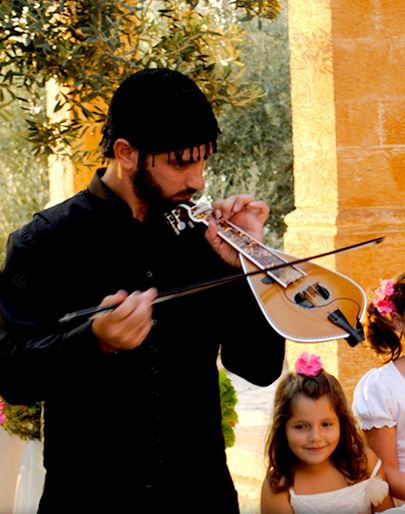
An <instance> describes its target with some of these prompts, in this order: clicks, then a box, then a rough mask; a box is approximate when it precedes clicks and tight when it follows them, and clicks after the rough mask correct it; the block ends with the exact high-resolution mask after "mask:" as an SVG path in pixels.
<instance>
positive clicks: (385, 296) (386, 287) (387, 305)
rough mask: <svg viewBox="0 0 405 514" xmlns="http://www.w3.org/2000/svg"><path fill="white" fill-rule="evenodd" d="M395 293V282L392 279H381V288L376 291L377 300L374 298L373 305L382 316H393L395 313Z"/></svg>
mask: <svg viewBox="0 0 405 514" xmlns="http://www.w3.org/2000/svg"><path fill="white" fill-rule="evenodd" d="M393 292H394V282H393V281H392V280H391V279H387V280H382V279H380V287H377V289H376V290H375V294H376V295H377V298H374V300H373V305H374V307H375V308H376V309H377V310H378V312H379V313H380V314H381V316H387V314H389V315H391V314H393V313H394V312H395V305H394V302H393V301H392V300H391V295H392V294H393Z"/></svg>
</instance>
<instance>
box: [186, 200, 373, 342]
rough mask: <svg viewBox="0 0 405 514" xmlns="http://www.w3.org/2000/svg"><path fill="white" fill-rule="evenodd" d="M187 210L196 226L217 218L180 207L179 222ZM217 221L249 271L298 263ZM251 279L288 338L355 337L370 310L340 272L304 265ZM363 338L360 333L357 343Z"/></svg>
mask: <svg viewBox="0 0 405 514" xmlns="http://www.w3.org/2000/svg"><path fill="white" fill-rule="evenodd" d="M184 211H185V212H186V213H187V215H188V216H189V219H191V220H193V221H195V222H203V223H205V224H206V225H208V223H209V221H210V219H213V218H212V209H211V208H209V207H207V206H204V205H187V204H180V205H179V206H178V210H177V211H176V217H178V219H181V218H182V216H183V213H184ZM215 221H216V223H217V226H218V234H219V235H220V236H221V237H222V238H223V239H224V240H225V241H227V242H228V243H229V244H230V245H231V246H233V247H234V248H235V249H236V250H237V251H238V252H239V253H240V259H241V263H242V267H243V269H244V271H245V272H250V271H256V270H259V269H268V268H269V267H273V266H276V267H277V266H278V265H280V264H285V263H286V262H291V261H294V260H297V259H296V258H295V257H293V256H291V255H288V254H286V253H283V252H281V251H279V250H275V249H273V248H268V247H266V246H265V245H263V244H262V243H261V242H260V241H257V240H255V239H254V238H252V236H250V235H249V234H247V233H246V232H244V231H243V230H242V229H240V227H237V226H236V225H233V224H232V223H231V222H229V221H227V220H224V219H220V220H215ZM247 280H248V282H249V285H250V287H251V289H252V291H253V294H254V295H255V297H256V300H257V302H258V304H259V306H260V308H261V310H262V312H263V314H264V315H265V317H266V319H267V320H268V322H269V323H270V324H271V326H272V327H273V328H274V329H275V330H276V331H277V332H278V333H279V334H281V335H282V336H284V337H285V338H286V339H290V340H292V341H296V342H301V343H310V342H324V341H330V340H334V339H343V338H348V337H351V334H350V333H349V332H350V331H351V328H352V327H357V328H355V331H356V330H357V331H360V332H361V331H362V327H361V325H360V321H361V320H362V318H363V316H364V313H365V309H366V302H367V298H366V295H365V292H364V291H363V289H362V288H361V287H360V286H359V285H358V284H357V283H356V282H354V281H353V280H351V279H350V278H349V277H347V276H345V275H343V274H341V273H338V272H336V271H331V270H329V269H327V268H324V267H322V266H319V265H317V264H314V263H312V262H311V261H306V262H303V263H300V265H299V266H297V265H291V266H287V267H283V268H282V269H279V270H276V271H273V272H271V271H269V272H263V274H260V273H259V274H254V275H251V276H248V277H247ZM336 313H338V314H339V315H342V316H343V318H344V321H347V322H348V323H349V325H350V326H349V327H348V328H349V331H347V330H345V329H344V328H342V327H341V326H339V325H338V324H336V323H334V322H332V321H331V319H330V316H331V314H336ZM359 325H360V326H359ZM361 338H362V336H361V335H360V336H359V338H357V341H356V342H355V343H354V344H357V342H359V341H360V340H361ZM354 344H352V346H354Z"/></svg>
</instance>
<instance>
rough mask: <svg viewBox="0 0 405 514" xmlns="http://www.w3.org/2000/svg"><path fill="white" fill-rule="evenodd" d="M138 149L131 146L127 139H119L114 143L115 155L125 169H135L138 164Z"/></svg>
mask: <svg viewBox="0 0 405 514" xmlns="http://www.w3.org/2000/svg"><path fill="white" fill-rule="evenodd" d="M138 153H139V152H138V150H136V149H135V148H134V147H133V146H131V145H130V144H129V143H128V141H127V140H126V139H122V138H120V139H117V140H116V141H115V143H114V156H115V159H116V160H117V161H118V163H119V166H120V167H121V168H123V169H125V170H128V171H133V170H135V169H136V167H137V164H138Z"/></svg>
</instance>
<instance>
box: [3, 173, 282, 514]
mask: <svg viewBox="0 0 405 514" xmlns="http://www.w3.org/2000/svg"><path fill="white" fill-rule="evenodd" d="M101 173H102V171H101V170H100V171H99V172H98V174H96V176H95V177H94V178H93V181H92V183H91V184H90V186H89V188H88V189H87V190H85V191H82V192H80V193H78V194H76V195H75V196H74V197H73V198H71V199H69V200H67V201H65V202H63V203H61V204H58V205H56V206H54V207H52V208H50V209H47V210H44V211H42V212H40V213H38V214H37V215H36V216H34V218H33V220H32V221H31V223H29V224H28V225H26V226H25V227H23V228H21V229H20V230H18V231H16V232H15V233H13V234H12V235H11V236H10V239H9V244H8V252H7V258H6V262H5V265H4V269H3V271H2V273H1V275H0V313H1V317H2V319H1V336H0V367H1V373H0V395H2V396H3V397H4V398H5V399H6V400H7V401H9V402H12V403H30V402H34V401H44V402H45V403H44V405H45V411H44V412H45V414H44V464H45V467H46V470H47V477H46V483H45V491H44V495H43V498H42V501H41V507H40V512H41V513H52V514H56V513H65V512H66V513H67V512H69V513H73V512H74V513H78V512H95V513H100V512H111V513H121V512H131V513H142V514H147V513H149V512H150V513H152V512H153V513H155V512H156V513H157V512H159V513H172V512H173V513H176V514H179V513H183V512H184V513H187V514H192V513H194V512H195V513H205V514H214V513H218V514H228V513H229V514H231V513H236V512H238V508H237V500H236V493H235V491H234V488H233V485H232V481H231V479H230V476H229V472H228V470H227V467H226V457H225V451H224V440H223V436H222V431H221V411H220V401H219V386H218V371H217V358H218V353H219V352H220V355H221V359H222V363H223V365H224V366H225V367H226V368H227V369H229V370H230V371H232V372H234V373H236V374H238V375H240V376H242V377H244V378H246V379H247V380H249V381H251V382H253V383H255V384H257V385H263V386H265V385H269V384H270V383H271V382H273V381H274V380H275V379H276V378H277V377H278V376H279V374H280V372H281V370H282V363H283V357H284V340H283V339H282V338H281V337H280V336H279V335H278V334H276V333H275V332H274V330H273V329H272V328H271V327H270V325H269V324H268V323H267V322H266V320H265V318H264V316H263V314H262V313H261V312H260V309H259V307H258V306H257V304H256V302H255V300H254V298H253V295H252V293H251V291H250V289H249V286H248V285H247V284H246V283H245V281H244V280H242V281H238V282H235V283H233V284H232V285H227V286H220V287H217V288H214V289H211V290H208V291H205V292H200V293H196V294H193V295H189V296H185V297H182V298H177V299H174V300H171V301H167V302H163V303H158V304H156V305H154V307H153V318H154V326H153V328H152V330H151V332H150V334H149V335H148V337H147V339H146V340H145V341H144V342H143V343H142V345H140V346H139V347H137V348H135V349H134V350H130V351H123V352H119V353H115V354H106V353H103V352H101V351H100V349H99V346H98V343H97V341H96V339H95V337H94V335H93V333H92V330H91V322H89V321H85V322H83V323H82V324H80V325H79V326H67V327H66V326H64V325H61V324H59V323H58V319H59V318H60V317H62V316H63V315H64V314H66V313H67V312H71V311H75V310H78V309H82V308H85V307H90V306H93V305H98V304H99V303H100V301H101V300H102V299H103V298H104V297H105V296H106V295H109V294H114V293H115V292H117V291H118V290H119V289H125V290H126V291H128V292H132V291H134V290H145V289H147V288H149V287H151V286H153V287H156V288H157V289H158V291H159V292H163V291H167V290H171V289H173V288H182V287H185V286H189V285H190V284H196V283H200V282H203V281H206V280H210V279H215V278H218V277H222V276H226V275H229V274H234V273H235V271H236V270H235V269H234V268H231V267H230V266H228V265H227V264H225V263H224V262H223V261H222V260H221V259H220V258H219V257H218V256H217V254H216V253H215V252H214V251H213V250H212V249H211V247H210V246H209V244H208V243H207V242H206V240H205V237H204V231H205V227H204V226H203V225H202V224H195V225H194V226H192V224H190V226H187V228H186V229H185V230H183V231H182V232H180V233H179V234H176V233H175V231H173V229H172V227H171V226H170V224H169V223H168V222H167V219H166V217H165V216H164V213H163V212H161V211H159V210H158V209H157V210H153V209H150V211H149V212H148V215H147V217H146V218H145V220H144V221H143V222H140V221H138V220H136V219H134V218H133V217H132V213H131V211H130V209H129V207H128V205H127V204H126V203H124V202H123V201H122V200H121V199H120V198H119V197H117V196H116V195H115V194H114V193H113V192H112V191H111V190H110V189H109V188H108V187H107V186H106V185H105V184H103V182H102V181H101V180H100V175H101Z"/></svg>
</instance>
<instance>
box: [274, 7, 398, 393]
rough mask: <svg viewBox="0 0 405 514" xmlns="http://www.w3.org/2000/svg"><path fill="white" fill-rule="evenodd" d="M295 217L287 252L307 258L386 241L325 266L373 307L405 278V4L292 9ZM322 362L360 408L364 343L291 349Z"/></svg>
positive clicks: (367, 363)
mask: <svg viewBox="0 0 405 514" xmlns="http://www.w3.org/2000/svg"><path fill="white" fill-rule="evenodd" d="M288 8H289V39H290V51H291V102H292V111H293V147H294V180H295V210H294V211H293V212H291V213H290V214H288V215H287V217H286V223H287V225H288V228H287V231H286V234H285V240H284V243H285V251H286V252H288V253H290V254H293V255H295V256H299V257H303V256H305V255H311V254H314V253H318V252H324V251H329V250H332V249H335V248H338V247H341V246H346V245H349V244H353V243H357V242H360V241H363V240H367V239H371V238H374V237H377V236H385V238H386V239H385V241H384V242H383V243H382V244H380V245H379V246H374V247H370V248H364V249H361V250H358V251H354V252H348V253H342V254H338V255H336V256H335V257H329V258H327V259H324V260H319V261H317V263H318V264H321V265H323V266H325V267H328V268H330V269H333V270H336V271H338V272H340V273H343V274H346V275H348V276H350V277H351V278H352V279H354V280H355V281H356V282H358V283H359V284H360V285H361V286H362V287H363V288H364V290H365V291H366V293H367V295H368V299H370V297H371V293H372V291H373V290H374V289H375V288H376V287H377V285H378V281H379V278H389V277H391V276H393V275H395V274H397V273H398V272H400V271H404V270H405V262H404V251H405V201H404V200H405V128H404V127H405V124H404V120H405V81H404V80H403V70H404V67H405V35H404V31H403V27H404V26H405V4H404V5H402V3H401V2H397V1H395V0H306V1H305V2H302V1H301V0H289V7H288ZM304 350H306V351H309V352H314V353H318V354H320V355H321V358H322V360H323V361H324V362H325V364H326V368H327V370H328V371H330V372H331V373H334V374H336V376H338V377H339V379H340V381H341V382H342V384H343V386H344V388H345V391H346V393H347V395H348V397H349V399H350V400H351V397H352V392H353V388H354V386H355V384H356V383H357V380H358V379H359V377H360V376H361V375H362V374H363V373H364V372H365V371H366V370H367V369H369V368H370V367H372V366H375V365H376V364H378V363H377V361H376V360H375V359H374V358H373V357H372V355H371V353H370V351H369V350H367V348H366V345H365V344H364V343H363V344H361V345H358V346H357V347H356V348H354V349H353V348H350V347H349V346H348V344H347V343H346V342H345V341H342V340H341V341H339V342H330V343H320V344H316V345H314V344H310V345H302V344H299V343H293V342H289V343H288V345H287V352H288V357H287V358H288V362H289V364H290V366H291V365H292V363H293V362H294V361H295V359H296V357H297V355H298V354H299V353H301V352H302V351H304Z"/></svg>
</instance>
